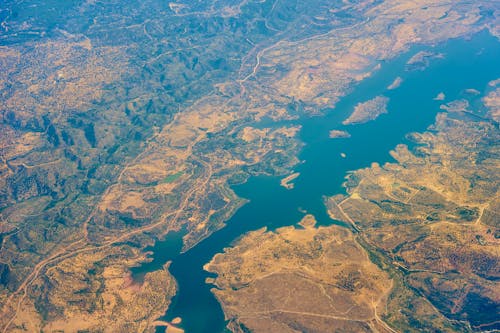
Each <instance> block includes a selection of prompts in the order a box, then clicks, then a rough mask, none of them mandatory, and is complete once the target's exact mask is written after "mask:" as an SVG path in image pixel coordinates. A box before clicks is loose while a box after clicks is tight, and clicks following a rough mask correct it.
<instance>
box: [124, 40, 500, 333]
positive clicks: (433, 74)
mask: <svg viewBox="0 0 500 333" xmlns="http://www.w3.org/2000/svg"><path fill="white" fill-rule="evenodd" d="M424 49H425V50H432V49H433V48H431V47H415V48H414V49H412V50H411V51H409V52H408V53H406V54H404V55H402V56H400V57H398V58H396V59H394V60H391V61H389V62H387V63H383V64H382V68H381V70H380V71H378V72H377V73H376V74H375V75H374V76H372V77H371V78H368V79H367V80H365V81H363V82H362V83H360V84H358V85H357V86H356V87H355V89H354V90H353V92H352V93H351V94H349V95H348V96H346V97H345V98H343V99H342V100H341V101H340V103H338V105H337V106H336V107H335V109H332V110H328V112H327V113H326V115H325V116H321V117H313V118H306V119H300V120H299V121H297V122H291V123H293V124H295V123H299V124H301V125H302V128H303V129H302V131H301V133H300V137H301V139H302V140H303V141H304V142H305V144H306V146H305V147H304V149H303V150H302V152H301V154H300V158H301V160H304V161H305V162H304V163H302V164H300V165H298V166H297V168H296V169H295V170H296V171H298V172H300V173H301V175H300V177H299V178H298V179H296V180H295V188H294V189H292V190H287V189H285V188H283V187H281V186H280V179H279V178H276V177H252V178H250V179H249V181H248V182H247V183H245V184H242V185H238V186H235V187H234V190H235V191H236V193H237V194H238V195H239V196H241V197H243V198H247V199H249V200H250V202H249V203H248V204H246V205H245V206H243V207H242V208H241V209H239V210H238V211H237V212H236V214H235V215H234V216H233V217H232V218H231V219H230V220H229V221H228V222H227V226H226V227H225V228H223V229H222V230H220V231H217V232H216V233H214V234H213V235H212V236H210V237H209V238H207V239H205V240H204V241H202V242H200V243H199V244H198V245H197V246H195V247H194V248H192V249H190V250H189V251H187V252H186V253H182V254H179V253H178V251H175V249H174V250H172V249H173V247H172V246H171V245H169V244H167V243H169V242H173V240H172V238H171V237H169V239H167V240H165V241H164V242H158V243H157V244H156V245H155V246H154V247H153V248H151V250H152V251H153V252H154V254H153V261H152V263H149V264H145V265H143V266H141V267H139V268H136V269H135V270H134V274H136V276H139V277H140V275H141V274H144V273H145V272H146V271H148V270H154V269H155V268H156V269H157V267H159V266H161V265H162V264H163V263H165V262H166V261H168V260H172V264H171V266H170V271H171V273H172V274H173V276H174V277H175V279H176V280H177V282H178V285H179V292H178V294H177V296H176V297H175V298H174V300H173V303H172V306H171V307H170V309H169V311H168V312H167V313H166V315H165V316H164V317H163V318H162V319H164V320H171V319H172V318H174V317H181V318H182V319H183V323H182V325H181V326H182V327H183V328H185V329H186V332H188V333H198V332H200V333H201V332H207V333H208V332H210V333H214V332H222V331H224V328H225V322H224V315H223V313H222V310H221V307H220V305H219V304H218V302H217V301H216V299H215V298H214V297H213V295H212V293H211V292H210V289H211V288H213V286H211V285H208V284H206V283H205V279H206V278H207V277H209V276H210V274H208V273H207V272H205V271H203V269H202V267H203V265H204V264H205V263H207V262H208V261H210V259H211V258H212V257H213V256H214V255H215V254H216V253H218V252H222V251H223V249H224V247H227V246H229V245H230V244H231V242H232V241H234V240H235V239H237V238H238V237H239V236H241V235H242V234H244V233H245V232H247V231H250V230H255V229H258V228H260V227H263V226H267V227H268V228H270V229H274V228H277V227H280V226H285V225H291V224H295V223H297V222H299V221H300V219H301V218H302V217H303V216H304V211H306V212H308V213H312V214H314V215H315V216H316V218H317V219H318V221H319V223H321V224H330V223H338V222H336V221H332V220H330V219H329V217H328V215H327V214H326V209H325V206H324V204H323V201H324V196H325V195H332V194H335V193H341V192H343V188H342V186H341V185H342V182H343V181H344V177H345V175H346V173H347V172H348V171H350V170H355V169H359V168H363V167H367V166H369V165H370V164H371V163H372V162H379V163H384V162H387V161H392V158H391V157H390V155H389V151H390V150H391V149H393V148H394V147H395V146H396V145H397V144H399V143H401V142H406V141H405V135H406V134H407V133H409V132H414V131H424V130H425V129H426V128H427V127H428V126H429V125H430V124H432V123H433V122H434V119H435V116H436V113H437V112H439V111H440V110H439V106H440V104H442V103H443V102H441V101H435V100H433V98H434V97H435V96H436V95H437V94H438V93H439V92H444V93H445V94H446V100H445V102H446V101H451V100H454V99H459V98H468V99H470V101H471V104H477V103H478V101H479V99H480V97H481V96H473V95H471V94H467V93H466V92H464V90H465V89H468V88H474V89H477V90H480V91H484V89H485V88H486V87H487V83H488V82H489V81H490V80H493V79H496V78H498V77H500V66H499V59H500V43H499V42H498V41H497V40H496V39H494V38H493V37H491V36H489V35H488V34H487V33H481V34H478V35H477V36H475V37H474V38H473V39H472V40H468V41H467V40H453V41H450V42H448V43H446V44H443V45H439V46H437V47H435V48H434V51H436V52H440V53H444V54H445V56H446V57H445V59H436V60H433V61H432V62H431V64H430V66H429V67H428V68H427V69H425V70H424V71H412V72H407V71H405V70H404V67H405V63H406V61H407V60H408V59H409V58H410V57H411V56H412V55H414V54H415V53H416V52H418V51H420V50H424ZM397 76H400V77H402V78H403V80H404V81H403V83H402V85H401V86H400V87H399V88H398V89H395V90H393V91H388V90H387V89H386V87H387V86H388V85H389V84H391V83H392V81H393V80H394V79H395V78H396V77H397ZM380 94H383V95H385V96H387V97H389V98H390V102H389V105H388V111H389V113H388V114H384V115H381V116H380V117H379V118H377V119H376V120H375V121H372V122H369V123H366V124H361V125H353V126H343V125H342V124H341V122H342V120H344V119H345V118H346V117H347V116H348V115H349V114H350V113H351V112H352V110H353V107H354V105H355V104H357V103H358V102H363V101H366V100H368V99H371V98H373V97H375V96H377V95H380ZM332 129H340V130H347V131H348V132H349V133H350V134H351V138H347V139H330V138H328V132H329V131H330V130H332ZM406 143H408V142H406ZM341 153H345V154H346V158H342V157H341ZM176 237H177V239H180V234H178V235H177V236H176ZM174 238H175V237H174ZM174 242H175V241H174ZM177 242H178V241H177ZM177 246H178V245H177ZM174 247H175V246H174ZM163 330H164V329H160V328H158V332H161V331H163Z"/></svg>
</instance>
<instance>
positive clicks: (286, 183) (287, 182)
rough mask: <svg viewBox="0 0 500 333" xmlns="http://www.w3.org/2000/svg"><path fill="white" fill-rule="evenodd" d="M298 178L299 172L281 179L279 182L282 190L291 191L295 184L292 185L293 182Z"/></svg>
mask: <svg viewBox="0 0 500 333" xmlns="http://www.w3.org/2000/svg"><path fill="white" fill-rule="evenodd" d="M298 176H300V173H299V172H295V173H292V174H291V175H289V176H286V177H285V178H283V179H282V180H281V186H283V187H284V188H286V189H287V190H291V189H293V188H294V186H295V184H294V183H293V181H294V180H295V179H296V178H297V177H298Z"/></svg>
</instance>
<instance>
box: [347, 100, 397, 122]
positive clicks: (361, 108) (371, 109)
mask: <svg viewBox="0 0 500 333" xmlns="http://www.w3.org/2000/svg"><path fill="white" fill-rule="evenodd" d="M388 102H389V98H387V97H385V96H377V97H375V98H373V99H370V100H369V101H366V102H363V103H358V104H357V105H356V106H355V107H354V112H353V113H352V114H351V115H350V116H349V117H348V118H347V119H346V120H344V121H343V122H342V124H344V125H351V124H363V123H367V122H369V121H371V120H375V119H376V118H378V116H380V115H381V114H384V113H387V103H388Z"/></svg>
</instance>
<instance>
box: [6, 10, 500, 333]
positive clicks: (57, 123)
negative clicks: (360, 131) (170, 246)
mask: <svg viewBox="0 0 500 333" xmlns="http://www.w3.org/2000/svg"><path fill="white" fill-rule="evenodd" d="M499 15H500V11H499V8H498V4H497V3H496V2H495V1H473V2H470V1H453V2H451V3H450V2H449V1H430V0H429V1H426V0H422V1H404V0H387V1H378V2H373V1H327V0H313V1H307V2H304V1H302V2H301V1H294V0H287V1H271V0H270V1H247V0H245V1H242V2H239V3H236V2H234V1H226V0H224V1H205V2H203V1H202V2H195V1H186V2H183V3H168V2H165V1H156V0H147V1H135V0H132V1H126V2H113V1H111V2H96V1H71V2H68V1H62V0H61V1H59V0H57V1H47V2H43V1H42V2H40V1H34V0H29V1H17V0H7V1H4V2H3V3H2V4H1V5H0V20H1V24H0V306H1V309H0V329H1V331H2V332H38V331H44V332H56V331H63V332H74V331H89V332H100V331H109V332H153V331H154V330H155V325H156V324H155V321H156V320H157V319H158V318H159V317H161V316H162V315H163V314H164V313H165V312H166V311H167V309H168V308H169V306H170V305H171V299H172V297H173V296H174V295H175V294H176V293H178V292H179V290H178V287H177V283H178V282H176V281H175V278H174V276H172V274H171V273H170V271H169V263H168V262H167V263H165V265H163V267H160V268H158V269H155V270H154V271H150V272H147V273H146V274H145V275H144V276H143V279H142V280H135V279H134V277H133V276H132V273H131V268H133V267H137V266H140V265H141V264H142V263H144V262H145V261H148V260H151V258H150V257H148V253H147V251H146V248H147V247H148V246H151V245H153V244H155V242H158V241H160V240H162V239H163V238H164V237H165V235H167V234H169V233H170V232H172V231H179V230H183V231H185V235H184V236H183V242H184V243H183V250H189V249H191V248H193V247H195V246H196V245H197V244H200V241H202V240H203V239H205V238H207V237H210V236H211V235H213V233H214V232H216V231H217V230H219V229H221V228H224V226H225V222H226V221H227V220H229V218H230V217H231V216H233V215H234V213H235V211H236V210H237V209H238V208H240V207H241V206H242V205H243V204H244V203H245V200H244V199H243V198H239V197H238V196H237V195H236V194H235V192H234V191H233V189H232V188H231V185H234V184H239V183H242V182H245V181H246V180H247V179H248V178H249V177H253V176H261V175H267V176H276V177H279V178H280V179H282V178H284V177H286V176H289V178H288V179H287V178H285V179H284V181H283V185H284V186H286V187H287V188H289V189H290V191H294V190H295V189H293V181H294V179H295V178H297V177H298V178H297V179H300V177H302V176H299V174H298V173H295V171H296V167H297V166H298V165H299V163H300V162H302V161H300V159H299V154H300V152H301V150H302V149H303V147H304V142H303V140H302V137H301V129H302V127H301V119H305V118H308V117H310V116H320V115H321V114H324V113H327V112H338V110H336V109H335V106H336V105H338V104H339V103H340V101H341V100H342V98H343V97H344V96H345V95H347V94H349V93H350V92H352V91H353V89H355V86H356V85H357V84H359V83H361V82H363V81H364V80H365V79H367V78H369V77H370V76H373V75H374V74H375V73H377V72H378V71H379V70H380V68H381V67H382V66H383V64H385V63H387V62H390V61H391V60H392V59H394V58H396V57H397V56H399V55H401V54H402V53H404V52H407V51H408V50H410V49H411V48H412V47H414V46H415V45H417V44H418V45H438V44H439V43H442V42H445V41H448V40H450V39H455V38H458V39H468V38H472V36H474V35H476V34H477V33H479V32H481V31H483V33H488V34H491V35H492V36H494V37H495V38H496V39H498V38H499V37H500V29H499V28H498V27H499V23H498V22H499V21H498V20H499ZM445 60H446V55H441V54H440V53H429V52H426V51H422V52H418V53H416V54H415V55H414V56H413V57H412V58H411V59H410V61H409V62H408V63H407V64H406V66H405V67H406V70H407V71H416V72H419V71H425V69H426V68H427V67H428V66H429V65H430V64H432V62H433V61H445ZM399 74H401V73H399ZM399 74H398V75H399ZM401 75H402V74H401ZM397 78H399V76H392V79H391V80H394V81H392V82H393V83H392V84H391V85H390V86H389V84H387V85H384V87H390V89H389V90H391V93H397V92H398V89H403V87H404V85H405V84H406V82H407V81H406V80H404V81H402V79H401V80H398V79H397ZM492 79H498V78H492ZM399 85H402V87H401V88H399ZM467 88H470V89H473V88H474V89H478V91H480V93H481V94H484V96H482V97H481V103H483V104H484V109H480V108H478V107H477V105H478V104H467V105H465V104H464V102H460V101H448V100H446V101H443V102H442V103H443V109H444V110H445V111H447V112H448V113H446V114H441V115H439V116H438V118H437V120H436V123H435V125H433V127H431V128H430V129H429V131H428V132H425V133H421V134H415V135H413V138H414V139H415V141H416V143H417V145H418V148H416V150H412V149H409V148H407V147H406V146H398V147H397V148H396V149H395V150H394V152H393V156H394V158H396V160H397V163H390V164H386V165H383V166H380V165H375V164H374V165H373V166H372V167H371V168H366V169H362V170H358V171H354V172H353V173H352V174H350V176H349V178H348V182H347V184H346V187H347V192H348V193H347V194H346V195H339V196H334V197H332V198H329V199H327V201H326V202H327V205H328V209H329V213H330V215H331V216H332V217H333V218H334V219H336V220H338V221H344V222H345V223H347V224H349V225H351V227H352V229H353V230H354V231H353V230H350V229H349V228H345V227H340V226H315V225H314V223H312V217H311V216H309V217H308V218H307V219H306V220H305V222H304V223H303V224H304V225H303V228H300V227H293V226H292V227H286V228H284V229H278V230H276V231H273V230H270V231H266V230H259V231H255V232H252V233H250V234H248V235H246V236H243V238H242V239H241V240H240V241H239V242H237V243H236V244H235V247H234V248H233V249H228V250H227V251H226V253H224V254H221V255H217V256H215V257H214V259H213V260H212V261H211V263H210V264H209V265H208V266H207V267H208V269H210V270H212V271H214V272H216V273H218V274H219V276H218V277H216V278H215V284H216V285H217V286H219V287H220V288H221V289H220V290H217V291H215V292H214V293H215V295H216V296H217V298H218V300H220V302H221V305H222V308H223V310H224V311H225V313H224V314H225V316H227V318H228V319H230V320H231V321H230V323H229V328H230V329H232V330H233V331H244V330H245V329H246V328H245V327H248V328H249V329H251V330H254V331H264V332H265V331H268V330H269V328H270V327H276V329H277V330H279V331H281V330H283V331H285V327H287V328H286V329H289V330H300V329H302V330H304V329H305V330H306V331H314V330H319V331H325V330H328V329H329V328H330V327H338V328H343V329H346V330H356V331H358V330H359V331H362V330H366V331H382V332H385V331H388V332H393V331H400V330H401V331H404V330H412V329H413V330H417V329H420V328H421V329H424V330H437V329H439V330H441V331H471V330H478V331H480V330H485V331H486V330H490V329H498V317H499V313H498V304H499V302H500V299H499V295H498V290H499V288H498V259H499V254H498V250H497V249H498V246H499V244H498V239H499V237H498V233H499V231H498V228H499V226H498V220H499V219H498V209H499V202H497V201H498V200H497V199H496V198H498V184H499V180H498V177H497V176H498V167H499V162H498V161H499V156H497V155H498V142H499V138H498V121H499V119H500V102H499V100H500V98H499V96H500V92H499V90H500V88H499V85H498V81H491V84H490V86H489V88H488V89H489V90H484V89H486V87H467ZM483 88H484V89H483ZM442 89H443V91H444V92H446V87H442ZM438 92H439V91H437V92H436V94H437V93H438ZM468 95H470V96H475V95H476V94H471V93H469V94H468ZM388 96H389V95H388ZM438 97H439V99H444V98H445V95H444V93H443V94H442V95H441V94H439V95H438ZM464 98H465V97H464ZM390 101H391V99H390V97H384V96H382V95H380V96H378V97H376V96H367V97H366V99H365V103H362V104H360V105H358V107H356V109H355V110H353V111H354V113H353V114H352V115H351V116H350V117H349V118H347V119H346V122H345V124H356V123H363V122H366V121H368V120H374V121H376V120H375V118H377V116H378V115H380V114H382V113H385V112H386V111H387V110H386V108H387V107H388V105H390ZM400 111H401V112H404V110H400ZM380 118H383V117H380ZM495 121H496V122H495ZM337 125H338V126H341V124H340V123H339V124H332V125H331V127H330V129H332V132H330V135H331V136H332V137H343V139H342V140H349V137H348V136H349V135H350V134H349V133H350V132H351V130H350V129H351V126H352V127H354V126H357V125H351V126H350V127H349V133H347V132H345V131H343V130H342V129H341V128H340V127H338V128H339V129H337V127H336V126H337ZM366 125H369V124H366ZM429 125H430V124H429ZM342 140H332V141H336V142H337V141H342ZM367 140H369V138H367ZM325 154H328V152H325ZM347 156H349V155H347ZM325 194H326V193H325ZM305 195H306V194H305ZM325 209H326V208H325ZM395 221H400V222H401V223H395ZM296 222H297V221H288V222H287V223H289V225H293V224H294V223H296ZM394 235H398V237H395V236H394ZM261 245H262V247H261V248H259V251H257V250H255V251H251V249H252V247H255V246H261ZM248 251H250V252H248ZM283 251H285V252H283ZM247 252H248V253H255V255H254V256H253V257H252V258H251V260H240V256H243V255H245V253H247ZM340 254H343V256H341V255H340ZM277 255H278V256H277ZM353 258H357V259H358V260H356V261H354V260H353ZM263 263H267V264H268V265H270V268H269V267H263V266H262V264H263ZM307 265H309V266H307ZM324 265H327V266H328V265H330V266H331V267H330V269H331V270H329V271H321V269H322V267H324ZM304 266H305V267H309V270H308V271H301V270H302V267H304ZM255 267H258V269H257V268H255ZM328 267H329V266H328ZM254 268H255V269H254ZM200 269H201V267H200ZM222 273H224V274H225V275H222ZM243 273H244V274H245V276H244V277H242V276H241V274H243ZM271 273H272V274H271ZM330 273H331V274H330ZM269 274H270V275H269ZM321 274H325V276H322V275H321ZM238 279H239V280H241V281H238V282H237V283H236V282H234V281H235V280H238ZM242 281H244V283H243V282H242ZM287 284H288V287H286V286H287ZM275 285H280V286H281V287H283V286H285V287H283V288H274V286H275ZM291 285H293V288H297V289H298V290H302V291H303V294H300V295H301V298H302V299H304V298H306V299H307V297H310V299H308V300H307V301H308V302H309V303H303V304H299V303H300V302H299V299H297V297H298V295H296V296H294V297H295V298H294V297H289V298H288V299H287V302H282V298H283V297H286V295H287V293H288V290H289V289H290V288H292V287H291ZM233 287H234V288H233ZM240 295H245V296H240ZM258 295H268V296H269V297H268V298H267V299H265V298H264V297H260V296H259V297H257V296H258ZM235 297H236V301H235V302H233V301H234V300H235ZM262 299H265V301H264V302H262ZM193 301H195V300H193ZM316 301H317V302H316ZM266 302H267V303H266ZM342 302H343V303H342ZM276 305H279V307H278V306H276ZM306 305H307V309H305V308H304V307H305V306H306ZM315 307H317V308H315ZM351 307H352V308H353V309H354V308H355V309H357V310H356V311H355V312H356V315H352V316H351V312H350V309H351ZM410 307H411V309H410ZM399 308H403V310H402V311H400V312H398V311H396V310H395V309H399ZM306 310H307V311H308V312H310V313H309V314H304V312H305V311H306ZM310 314H313V315H312V317H314V318H317V319H314V320H313V319H311V317H308V316H309V315H310ZM334 317H335V318H334ZM260 318H264V319H265V320H264V321H258V320H257V319H260ZM319 318H321V320H319ZM295 321H297V322H295ZM292 322H294V323H295V325H296V326H293V325H292V324H291V323H292ZM299 322H300V323H299ZM332 322H333V324H332ZM416 323H418V325H421V326H416ZM183 324H184V320H183V321H182V322H181V324H180V325H181V326H182V325H183ZM186 325H188V324H186ZM332 325H333V326H332Z"/></svg>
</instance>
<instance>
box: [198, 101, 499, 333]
mask: <svg viewBox="0 0 500 333" xmlns="http://www.w3.org/2000/svg"><path fill="white" fill-rule="evenodd" d="M493 96H494V95H492V94H490V95H488V97H487V98H485V103H487V104H489V105H492V104H495V101H493V100H492V99H493V98H494V97H493ZM412 140H413V141H414V142H415V144H416V148H415V149H414V150H409V149H408V147H407V146H405V145H399V146H398V147H397V148H396V149H395V150H394V151H393V152H392V153H391V154H392V156H393V157H394V159H395V160H396V163H387V164H385V165H383V166H380V165H378V164H376V163H374V164H373V165H372V166H371V167H370V168H366V169H361V170H357V171H354V172H352V173H351V174H349V175H348V177H347V180H346V183H345V186H346V189H347V193H348V194H347V195H336V196H333V197H330V198H328V199H327V201H326V203H327V206H328V209H329V213H330V215H331V217H332V218H333V219H335V220H338V221H343V222H346V223H349V224H350V225H351V229H346V228H343V227H339V226H329V227H324V226H320V227H315V226H314V223H315V221H314V218H313V217H312V216H306V217H305V218H304V220H303V221H302V222H301V223H300V224H299V225H298V226H295V227H293V226H291V227H285V228H281V229H277V230H276V231H266V230H258V231H254V232H251V233H249V234H247V235H245V236H244V237H243V238H242V239H240V240H238V241H237V243H236V244H235V245H234V247H231V248H227V249H226V250H225V251H224V253H222V254H218V255H216V256H215V257H214V258H213V259H212V261H211V262H210V263H209V264H207V266H206V267H205V269H207V270H208V271H210V272H214V273H216V274H217V277H216V278H215V279H214V281H213V283H214V284H215V286H216V288H214V289H213V292H214V294H215V295H216V297H217V298H218V299H219V300H220V302H221V304H222V305H223V309H224V312H225V314H226V318H227V319H228V320H229V325H228V327H229V328H230V329H231V330H232V331H233V332H247V331H252V332H267V331H268V329H269V328H270V327H272V328H273V330H276V331H280V332H297V331H302V332H303V331H306V332H337V331H349V332H354V331H356V332H362V331H370V332H396V331H402V332H410V331H411V332H422V331H426V332H431V331H432V332H437V331H440V332H462V331H465V332H467V331H490V330H493V331H494V330H495V329H498V328H499V323H498V318H499V315H500V312H499V310H498V304H499V303H500V294H499V292H498V291H499V290H500V288H499V287H500V285H499V282H498V277H499V274H500V271H499V260H500V253H499V248H500V225H499V223H498V221H499V216H498V211H499V207H500V201H499V197H500V196H499V188H498V186H499V183H500V181H499V173H498V170H499V167H500V165H499V157H500V156H499V155H498V154H499V149H498V148H499V142H500V131H499V128H498V123H496V122H494V121H493V120H491V119H487V118H479V117H477V116H475V115H474V114H471V113H469V112H461V111H454V112H453V113H441V114H439V115H438V117H437V119H436V123H435V124H434V125H433V126H431V127H430V128H429V131H428V132H425V133H415V134H412Z"/></svg>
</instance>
